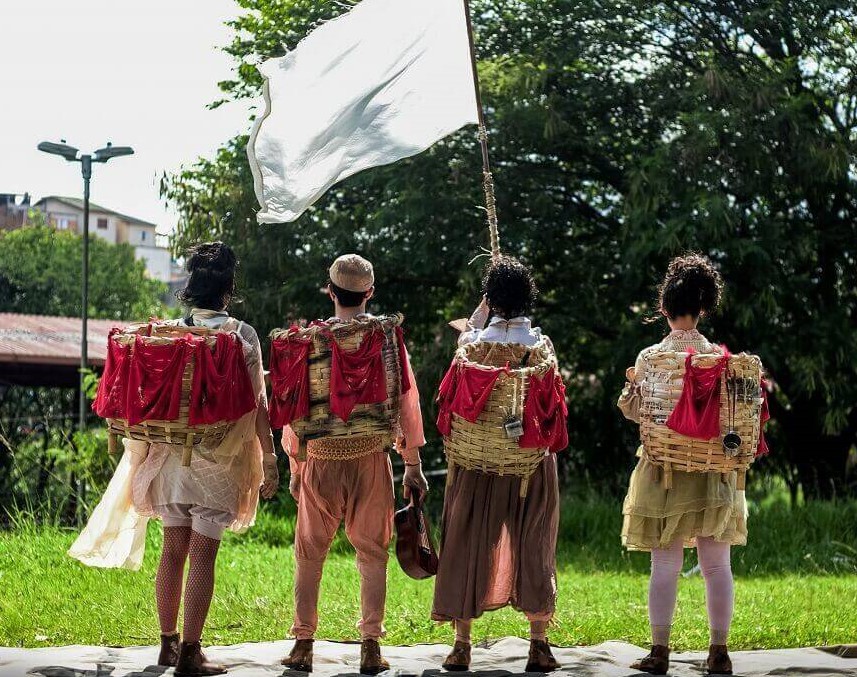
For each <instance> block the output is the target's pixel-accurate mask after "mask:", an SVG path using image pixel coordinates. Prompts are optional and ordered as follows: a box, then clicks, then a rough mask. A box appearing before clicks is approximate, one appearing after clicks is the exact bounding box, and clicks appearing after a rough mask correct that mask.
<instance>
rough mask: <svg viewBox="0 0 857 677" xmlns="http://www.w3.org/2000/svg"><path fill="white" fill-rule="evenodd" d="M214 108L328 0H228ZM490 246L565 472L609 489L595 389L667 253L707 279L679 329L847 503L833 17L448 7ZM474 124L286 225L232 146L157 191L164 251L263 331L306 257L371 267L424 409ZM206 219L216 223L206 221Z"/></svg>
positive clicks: (618, 452) (847, 341) (839, 20)
mask: <svg viewBox="0 0 857 677" xmlns="http://www.w3.org/2000/svg"><path fill="white" fill-rule="evenodd" d="M239 4H240V5H241V7H242V8H243V9H244V12H243V13H242V15H241V16H240V17H238V18H237V19H236V20H235V21H233V22H232V23H231V25H232V26H233V28H235V29H236V37H235V39H234V40H233V42H232V43H231V44H230V45H228V46H227V47H226V51H227V52H229V53H230V54H231V55H232V56H233V57H235V59H236V63H237V70H236V78H235V79H233V80H227V81H224V82H222V83H221V88H222V90H223V92H224V94H225V100H229V99H232V98H241V97H246V96H251V95H254V94H256V93H257V92H258V88H259V84H260V82H259V77H258V74H257V73H256V71H255V68H254V66H253V64H254V63H256V62H257V61H258V60H259V59H262V58H267V57H270V56H277V55H280V54H282V53H283V51H284V46H288V47H290V48H291V47H294V46H295V44H296V43H297V42H298V41H299V39H300V38H301V37H303V36H304V35H306V33H307V32H309V31H310V30H311V29H312V28H313V27H314V26H315V25H317V24H318V22H320V21H323V20H326V19H329V18H331V17H333V16H335V15H337V14H338V13H340V12H342V11H345V10H346V9H347V5H343V4H341V3H334V2H314V1H311V0H240V2H239ZM472 5H473V10H474V11H473V15H474V22H475V25H476V31H477V44H478V50H479V71H480V77H481V80H482V84H483V88H484V96H485V100H486V104H487V105H488V120H489V124H490V126H491V146H492V154H493V156H494V159H495V173H496V179H497V184H498V202H499V208H500V214H501V241H502V246H503V248H504V250H505V251H506V252H508V253H512V254H515V255H518V256H520V257H521V258H523V259H524V260H526V261H527V262H529V263H530V264H532V265H533V267H534V268H535V270H536V271H537V274H538V277H539V278H540V283H541V285H540V286H541V288H542V289H543V290H544V291H543V296H542V299H541V302H540V306H539V308H538V309H537V312H536V319H537V320H538V321H539V323H540V324H541V325H542V326H543V327H544V328H545V330H546V331H547V332H548V333H550V334H551V335H552V336H553V338H554V342H555V343H556V345H557V347H558V349H559V352H560V359H561V361H562V365H563V367H564V369H565V370H566V371H567V372H568V374H569V382H570V384H569V396H570V404H571V408H572V416H571V433H572V454H571V455H570V458H571V462H572V467H573V470H574V472H575V474H577V475H578V476H582V477H586V476H587V473H593V476H594V477H597V478H598V479H599V482H604V478H610V477H612V478H614V479H615V480H616V484H615V485H614V486H617V487H618V486H620V485H621V479H622V478H624V477H626V475H627V471H628V466H629V463H630V460H629V451H631V450H632V449H633V445H634V431H633V429H632V428H631V427H630V426H628V425H627V424H626V423H625V422H624V421H622V420H621V419H620V417H619V416H618V415H617V413H616V411H615V407H614V402H615V397H616V395H617V392H618V390H619V388H620V386H621V379H622V374H623V372H624V368H625V367H626V366H627V365H628V364H629V363H631V361H632V360H633V358H634V356H635V354H636V352H637V350H639V349H640V348H641V347H643V346H644V345H647V344H650V343H653V342H655V341H656V340H657V339H658V337H659V336H660V334H661V332H662V331H663V327H662V326H652V325H647V324H645V323H643V322H642V320H643V319H644V318H646V317H648V316H651V315H652V314H653V310H654V308H653V305H652V299H653V297H654V286H655V284H656V283H657V281H658V278H659V276H660V275H661V274H662V272H663V270H664V268H665V265H666V262H667V261H668V259H669V257H671V256H673V255H675V254H677V253H680V252H683V251H685V250H689V249H695V250H699V251H702V252H704V253H706V254H708V255H709V256H711V257H712V258H713V259H714V260H715V261H716V262H717V263H718V265H719V266H720V267H721V269H722V271H723V273H724V276H725V278H726V281H727V285H728V288H727V296H726V301H725V304H724V307H723V309H722V312H721V313H719V314H718V315H717V316H716V317H713V318H710V322H709V325H708V326H707V327H705V328H704V329H705V330H706V331H708V332H709V333H710V334H711V336H712V338H714V339H716V340H718V341H722V342H725V343H727V344H728V345H729V346H730V347H732V348H733V349H736V350H740V349H751V350H753V351H755V352H758V353H759V354H760V355H761V356H762V359H763V361H764V362H765V364H766V365H767V367H768V368H769V370H770V374H771V377H772V379H773V381H774V382H775V384H776V387H775V390H774V394H773V397H772V406H773V410H774V414H775V418H776V420H775V423H774V438H775V439H774V448H775V449H776V452H775V456H774V460H772V461H771V462H769V465H774V466H776V467H778V469H779V470H780V471H782V472H784V473H785V475H786V477H787V479H788V480H789V481H790V482H791V483H792V485H793V487H797V486H798V484H800V485H801V486H802V487H803V489H804V491H805V492H806V493H807V495H811V496H829V495H832V494H833V493H835V492H841V491H844V490H846V487H847V484H846V483H847V474H846V468H847V463H848V455H849V453H850V451H851V450H852V448H853V446H854V443H855V437H857V407H855V402H857V366H855V365H857V362H855V360H854V359H853V357H852V355H853V354H854V351H855V350H857V291H855V289H857V264H855V246H857V244H855V243H857V163H855V157H857V153H855V150H857V50H855V33H857V18H855V16H857V2H855V0H810V1H807V2H804V1H798V0H764V1H763V2H759V1H758V0H752V1H751V0H728V1H723V0H700V1H697V2H693V3H690V2H678V1H669V2H644V1H643V0H611V2H609V3H607V2H603V1H601V0H584V1H579V0H574V1H572V0H490V1H489V0H472ZM473 136H474V135H473V130H464V131H462V132H460V133H458V134H456V135H453V136H451V137H450V138H448V139H446V140H444V141H442V142H441V143H439V144H437V145H436V146H435V147H434V148H432V149H431V150H430V151H428V152H426V153H424V154H422V155H420V156H418V157H415V158H412V159H410V160H406V161H403V162H400V163H397V164H395V165H393V166H390V167H383V168H378V169H375V170H371V171H368V172H364V173H363V174H361V175H358V176H356V177H353V178H352V179H349V180H348V181H345V182H344V183H342V184H340V185H339V186H337V187H335V188H334V189H333V190H331V191H330V193H329V194H328V195H327V196H326V197H325V198H324V199H323V200H322V201H320V202H319V204H318V205H317V206H316V207H315V208H314V209H312V210H311V211H310V212H309V213H308V214H306V215H305V216H304V217H303V218H302V219H301V220H300V221H298V222H297V223H296V224H294V225H285V226H259V225H256V224H255V219H254V213H255V210H256V209H257V205H256V203H255V198H254V196H253V190H252V181H251V178H250V175H249V169H248V167H247V163H246V160H245V157H244V145H245V143H246V139H244V138H238V139H233V140H232V141H230V142H228V143H227V144H225V145H224V147H223V148H222V149H221V151H220V152H219V153H218V155H217V156H216V157H215V158H213V159H211V160H200V161H199V162H198V163H197V164H195V165H193V166H192V167H189V168H187V169H185V170H184V171H183V172H181V173H180V174H178V175H176V176H173V177H168V178H167V179H165V182H164V185H163V191H164V194H165V195H166V196H167V197H168V198H169V199H170V200H171V201H172V202H173V203H174V205H175V206H176V207H177V208H178V209H179V211H180V214H181V221H180V228H179V232H178V236H177V240H176V246H177V247H179V248H181V247H183V246H185V245H187V244H189V243H191V242H193V241H195V240H197V239H200V238H208V237H214V236H217V237H222V238H224V239H227V240H229V241H230V242H232V243H234V244H235V245H236V246H237V247H238V248H239V250H240V253H241V255H242V260H243V264H244V270H243V289H244V292H245V302H244V308H243V312H244V313H245V314H246V315H247V317H248V319H249V320H251V321H252V322H254V323H256V324H258V325H259V326H260V328H262V329H269V328H271V327H272V326H274V325H277V324H282V323H283V322H285V321H286V320H287V319H288V318H291V317H296V316H319V315H323V314H324V313H325V312H326V300H325V299H324V297H323V296H321V295H320V294H319V293H318V287H319V286H320V285H321V284H322V283H323V282H324V281H325V274H326V273H325V271H326V266H327V265H328V263H329V261H330V260H331V259H332V258H333V257H334V256H335V255H337V254H339V253H341V252H342V251H345V250H352V249H357V250H360V251H363V252H364V253H366V255H367V256H369V257H370V258H372V259H373V260H374V261H375V262H376V266H377V271H378V274H379V279H378V290H379V294H378V296H379V298H378V304H379V305H380V306H382V307H385V308H391V307H395V308H398V309H401V310H402V311H403V312H405V313H406V315H407V316H408V326H409V327H410V331H411V335H410V339H411V342H412V344H413V346H412V348H413V352H414V353H415V356H416V358H417V361H418V363H419V364H420V365H421V367H422V369H421V376H422V379H421V380H422V381H423V383H422V386H423V390H424V393H425V397H424V400H425V401H426V402H427V401H428V400H429V395H430V393H431V389H432V388H433V387H434V386H435V385H436V383H437V376H438V375H439V373H440V372H441V371H442V370H443V367H444V366H445V364H446V361H447V359H448V356H449V353H450V351H451V345H452V341H451V336H450V335H449V334H448V333H446V332H447V331H448V330H446V329H445V328H444V324H445V322H446V321H447V320H449V319H451V318H452V317H456V316H460V315H461V314H462V313H465V312H467V311H468V310H469V306H470V305H472V304H473V303H475V301H476V287H477V278H478V267H479V266H478V265H469V262H470V260H471V259H472V257H473V256H474V254H476V253H478V252H479V251H480V248H481V247H484V246H486V245H487V234H486V232H485V228H484V227H483V215H482V213H481V211H480V210H479V209H478V207H477V206H476V205H478V204H479V203H480V190H479V176H480V173H479V172H480V169H479V155H478V150H477V147H476V144H475V139H474V138H473ZM224 215H225V216H224Z"/></svg>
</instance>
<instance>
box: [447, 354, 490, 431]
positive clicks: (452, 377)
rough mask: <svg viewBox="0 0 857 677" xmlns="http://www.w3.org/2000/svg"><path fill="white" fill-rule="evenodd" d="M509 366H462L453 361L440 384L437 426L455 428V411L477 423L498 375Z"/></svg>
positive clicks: (448, 429)
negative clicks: (453, 422) (453, 418)
mask: <svg viewBox="0 0 857 677" xmlns="http://www.w3.org/2000/svg"><path fill="white" fill-rule="evenodd" d="M505 371H507V370H506V369H498V368H484V369H483V368H476V367H462V366H460V365H457V364H455V363H454V362H453V364H452V366H450V368H449V371H447V372H446V376H444V377H443V381H442V382H441V384H440V389H439V391H438V397H437V399H438V403H439V404H440V413H439V414H438V417H437V427H438V430H440V432H441V434H442V435H444V436H449V434H450V432H452V415H453V414H458V415H459V416H461V418H463V419H465V420H466V421H470V422H471V423H476V419H478V418H479V414H481V413H482V410H483V409H484V408H485V403H486V402H487V401H488V398H489V397H491V390H492V389H493V388H494V384H495V383H496V382H497V378H498V377H499V376H500V374H502V373H503V372H505Z"/></svg>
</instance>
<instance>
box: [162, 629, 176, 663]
mask: <svg viewBox="0 0 857 677" xmlns="http://www.w3.org/2000/svg"><path fill="white" fill-rule="evenodd" d="M178 662H179V633H177V632H174V633H173V634H172V635H161V653H159V654H158V665H162V666H164V667H167V668H174V667H176V665H178Z"/></svg>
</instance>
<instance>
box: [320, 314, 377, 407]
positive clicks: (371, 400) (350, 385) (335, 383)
mask: <svg viewBox="0 0 857 677" xmlns="http://www.w3.org/2000/svg"><path fill="white" fill-rule="evenodd" d="M330 346H331V349H332V353H333V354H332V355H331V360H330V363H331V364H330V411H331V413H333V414H336V415H337V416H339V418H341V419H342V420H343V421H345V422H346V423H347V422H348V419H349V417H350V416H351V412H352V411H354V407H355V406H356V405H358V404H377V403H380V402H383V401H384V400H386V399H387V379H386V374H385V373H384V356H383V354H382V348H383V347H384V333H383V332H381V331H373V332H371V333H370V334H368V335H367V336H364V338H363V341H362V343H361V344H360V346H359V347H358V348H357V349H356V350H352V351H351V352H348V351H346V350H343V349H342V348H340V346H339V344H338V343H337V342H336V341H335V340H331V342H330Z"/></svg>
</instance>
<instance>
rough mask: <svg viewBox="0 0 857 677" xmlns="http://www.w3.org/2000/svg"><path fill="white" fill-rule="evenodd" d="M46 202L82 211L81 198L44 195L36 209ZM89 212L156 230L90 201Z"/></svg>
mask: <svg viewBox="0 0 857 677" xmlns="http://www.w3.org/2000/svg"><path fill="white" fill-rule="evenodd" d="M47 200H55V201H57V202H61V203H62V204H64V205H67V206H69V207H71V208H72V209H77V210H79V211H83V200H82V199H81V198H79V197H65V196H62V195H46V196H45V197H43V198H42V199H41V200H39V201H38V202H37V203H36V207H38V206H39V205H41V204H42V203H43V202H45V201H47ZM89 211H90V212H98V213H99V214H109V215H111V216H117V217H119V218H120V219H122V220H123V221H127V222H128V223H135V224H137V225H140V226H151V227H152V228H157V224H154V223H150V222H149V221H143V219H138V218H135V217H133V216H128V215H127V214H123V213H122V212H117V211H116V210H115V209H108V208H107V207H102V206H101V205H97V204H95V203H94V202H92V201H90V203H89ZM90 223H91V222H90Z"/></svg>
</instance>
